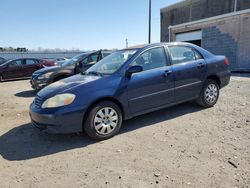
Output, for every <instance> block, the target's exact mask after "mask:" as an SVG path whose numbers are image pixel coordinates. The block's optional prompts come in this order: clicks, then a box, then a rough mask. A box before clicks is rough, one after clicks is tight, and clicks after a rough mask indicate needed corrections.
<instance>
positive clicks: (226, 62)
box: [224, 57, 229, 65]
mask: <svg viewBox="0 0 250 188" xmlns="http://www.w3.org/2000/svg"><path fill="white" fill-rule="evenodd" d="M224 63H225V64H226V65H229V61H228V59H227V57H226V58H225V62H224Z"/></svg>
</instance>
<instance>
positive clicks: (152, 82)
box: [127, 47, 174, 114]
mask: <svg viewBox="0 0 250 188" xmlns="http://www.w3.org/2000/svg"><path fill="white" fill-rule="evenodd" d="M133 65H140V66H142V67H143V71H142V72H139V73H135V74H132V76H131V78H130V79H129V80H128V86H127V90H128V101H129V102H128V103H129V104H128V105H129V108H130V112H131V113H132V114H140V113H143V112H145V111H150V110H151V109H154V108H158V107H161V106H164V105H167V104H169V103H171V102H173V99H174V78H173V75H172V73H171V72H172V68H171V66H168V65H169V62H168V60H167V56H166V52H165V48H164V47H156V48H152V49H149V50H146V51H145V52H143V53H142V54H141V55H139V56H138V57H137V58H136V60H135V61H134V62H133V63H131V65H130V66H133Z"/></svg>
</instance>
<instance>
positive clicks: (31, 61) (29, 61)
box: [26, 59, 36, 65]
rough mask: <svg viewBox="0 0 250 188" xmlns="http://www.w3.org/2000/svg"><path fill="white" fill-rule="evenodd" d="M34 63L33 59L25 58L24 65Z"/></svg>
mask: <svg viewBox="0 0 250 188" xmlns="http://www.w3.org/2000/svg"><path fill="white" fill-rule="evenodd" d="M34 64H36V61H35V60H33V59H26V65H34Z"/></svg>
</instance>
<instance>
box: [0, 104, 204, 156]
mask: <svg viewBox="0 0 250 188" xmlns="http://www.w3.org/2000/svg"><path fill="white" fill-rule="evenodd" d="M200 110H202V108H201V107H199V106H197V105H195V104H192V103H185V104H182V105H178V106H175V107H171V108H167V109H163V110H160V111H156V112H153V113H149V114H146V115H142V116H139V117H136V118H133V119H131V120H127V121H125V122H124V124H123V127H122V129H121V131H120V134H124V133H128V132H130V131H134V130H136V129H140V128H143V127H146V126H152V125H154V124H156V123H159V122H163V121H168V120H170V119H174V118H178V117H180V116H182V115H185V114H189V113H193V112H196V111H200ZM117 136H119V135H117ZM111 139H112V138H111ZM96 143H97V141H94V140H91V139H90V138H89V137H87V136H86V135H85V134H80V135H77V134H69V135H49V134H45V133H42V132H40V131H38V130H37V129H36V128H34V127H33V126H32V125H31V124H25V125H21V126H19V127H16V128H13V129H12V130H10V131H8V132H7V133H5V134H4V135H2V136H0V155H1V156H2V157H3V158H5V159H7V160H10V161H14V160H26V159H32V158H36V157H42V156H46V155H50V154H54V153H58V152H62V151H67V150H70V149H75V148H84V147H85V146H88V145H91V144H96Z"/></svg>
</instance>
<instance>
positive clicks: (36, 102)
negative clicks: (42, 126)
mask: <svg viewBox="0 0 250 188" xmlns="http://www.w3.org/2000/svg"><path fill="white" fill-rule="evenodd" d="M42 102H43V99H42V97H40V96H38V95H37V96H36V98H35V100H34V105H35V106H36V107H37V108H41V106H42Z"/></svg>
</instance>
